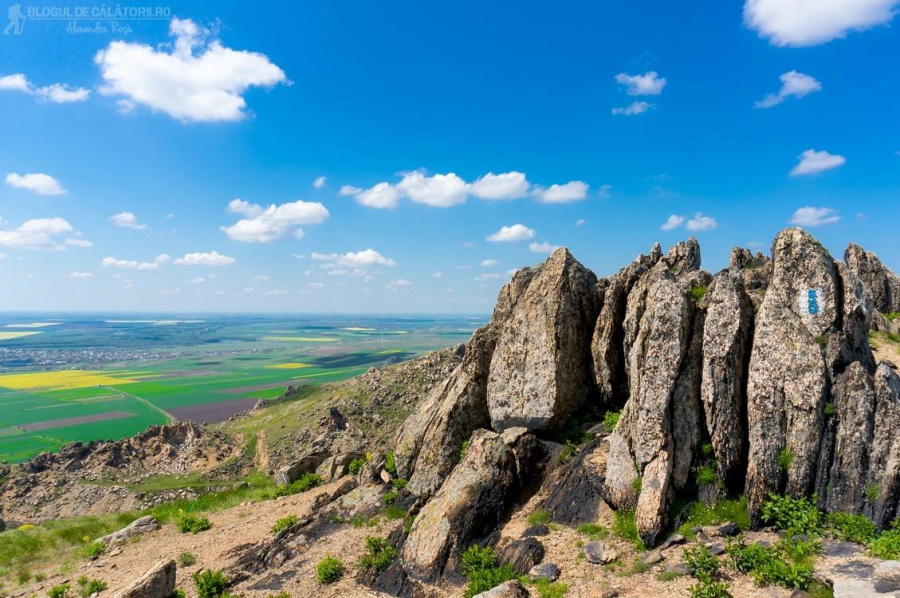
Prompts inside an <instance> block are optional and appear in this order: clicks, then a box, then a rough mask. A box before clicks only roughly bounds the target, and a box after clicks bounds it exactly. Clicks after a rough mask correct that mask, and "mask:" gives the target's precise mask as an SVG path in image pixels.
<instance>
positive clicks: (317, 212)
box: [220, 199, 330, 243]
mask: <svg viewBox="0 0 900 598" xmlns="http://www.w3.org/2000/svg"><path fill="white" fill-rule="evenodd" d="M228 211H229V212H230V213H232V214H240V215H243V216H245V218H243V219H241V220H239V221H238V222H237V223H235V224H233V225H232V226H223V227H220V230H222V231H223V232H224V233H225V234H226V235H228V237H229V238H230V239H233V240H235V241H243V242H245V243H270V242H272V241H275V240H276V239H280V238H281V237H283V236H284V235H286V234H287V233H288V232H291V231H292V232H293V235H294V236H295V237H296V238H298V239H299V238H300V237H302V236H303V229H301V228H295V227H297V226H299V225H301V224H321V223H322V222H324V221H326V220H327V219H328V218H329V216H330V214H329V213H328V210H327V209H326V208H325V206H323V205H322V204H321V203H319V202H311V201H301V200H297V201H295V202H291V203H284V204H281V205H278V206H276V205H275V204H272V205H270V206H269V207H268V208H263V207H262V206H258V205H256V204H252V203H250V202H247V201H244V200H242V199H233V200H231V202H230V203H229V204H228Z"/></svg>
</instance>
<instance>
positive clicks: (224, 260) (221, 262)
mask: <svg viewBox="0 0 900 598" xmlns="http://www.w3.org/2000/svg"><path fill="white" fill-rule="evenodd" d="M235 262H237V260H236V259H234V258H233V257H229V256H227V255H222V254H221V253H219V252H218V251H210V252H205V253H204V252H197V253H188V254H185V256H184V257H180V258H177V259H176V260H175V263H176V264H177V265H179V266H230V265H232V264H234V263H235Z"/></svg>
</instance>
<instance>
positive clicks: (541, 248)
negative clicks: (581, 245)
mask: <svg viewBox="0 0 900 598" xmlns="http://www.w3.org/2000/svg"><path fill="white" fill-rule="evenodd" d="M557 249H559V245H551V244H550V243H547V242H546V241H544V242H543V243H529V244H528V251H530V252H532V253H553V252H554V251H556V250H557Z"/></svg>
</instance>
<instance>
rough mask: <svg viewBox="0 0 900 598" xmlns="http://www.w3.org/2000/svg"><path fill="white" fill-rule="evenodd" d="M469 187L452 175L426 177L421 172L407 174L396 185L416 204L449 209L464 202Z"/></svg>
mask: <svg viewBox="0 0 900 598" xmlns="http://www.w3.org/2000/svg"><path fill="white" fill-rule="evenodd" d="M468 188H469V186H468V185H467V184H466V182H465V181H464V180H462V179H461V178H459V177H458V176H457V175H456V174H454V173H452V172H451V173H448V174H435V175H433V176H426V175H425V174H424V173H422V172H421V171H418V170H417V171H414V172H408V173H406V174H405V175H403V179H402V180H401V181H400V182H399V183H397V189H398V190H399V191H400V192H401V193H403V195H405V196H406V197H408V198H410V199H411V200H412V201H414V202H416V203H422V204H425V205H428V206H432V207H438V208H449V207H450V206H455V205H459V204H461V203H464V202H465V201H466V193H467V192H468Z"/></svg>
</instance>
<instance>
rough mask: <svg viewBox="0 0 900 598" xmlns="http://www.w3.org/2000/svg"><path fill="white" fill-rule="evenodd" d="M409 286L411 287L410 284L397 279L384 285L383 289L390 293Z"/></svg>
mask: <svg viewBox="0 0 900 598" xmlns="http://www.w3.org/2000/svg"><path fill="white" fill-rule="evenodd" d="M410 285H412V283H411V282H410V281H408V280H404V279H402V278H398V279H397V280H392V281H390V282H389V283H387V284H386V285H384V288H386V289H388V290H390V291H396V290H397V289H399V288H402V287H408V286H410Z"/></svg>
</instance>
